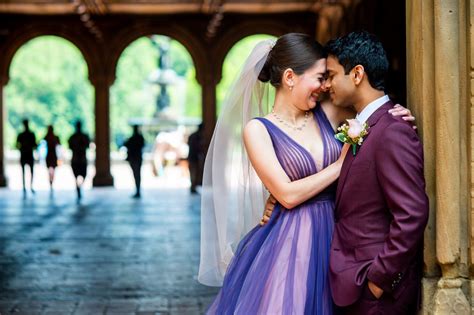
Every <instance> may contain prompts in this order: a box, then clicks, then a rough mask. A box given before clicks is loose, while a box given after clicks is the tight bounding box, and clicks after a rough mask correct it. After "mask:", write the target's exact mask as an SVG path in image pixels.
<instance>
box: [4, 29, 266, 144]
mask: <svg viewBox="0 0 474 315" xmlns="http://www.w3.org/2000/svg"><path fill="white" fill-rule="evenodd" d="M270 37H271V36H269V35H253V36H249V37H247V38H244V39H243V40H241V41H239V42H238V43H237V44H236V45H235V46H234V47H233V48H232V49H231V50H230V52H229V53H228V55H227V57H226V59H225V62H224V69H223V78H222V80H221V82H220V84H219V85H218V87H217V91H216V96H217V106H218V109H219V108H220V106H221V104H222V101H223V99H224V96H225V94H226V93H227V90H228V89H229V88H230V84H231V82H232V81H233V80H234V78H235V77H236V76H237V75H238V71H239V69H240V68H241V66H242V65H243V62H244V61H245V59H246V56H247V55H248V54H249V53H250V51H251V49H252V48H253V46H254V45H255V44H256V43H257V42H258V41H261V40H263V39H267V38H270ZM155 39H156V40H157V41H158V42H160V43H161V42H164V41H167V38H166V37H163V36H156V37H155ZM169 44H170V48H169V57H170V60H169V62H170V66H171V68H172V69H173V70H174V71H175V72H176V74H177V76H178V80H177V81H176V82H175V83H174V84H172V85H170V86H169V87H168V92H169V95H170V103H171V105H170V108H169V111H170V112H172V113H174V114H175V115H177V116H178V117H191V118H200V117H201V115H202V96H201V87H200V85H199V84H198V83H197V81H196V78H195V77H196V70H195V68H194V65H193V61H192V58H191V56H190V55H189V53H188V52H187V50H186V48H185V47H184V46H183V45H181V44H180V43H179V42H177V41H175V40H171V41H170V43H169ZM158 58H159V51H158V50H157V49H156V47H154V46H153V43H152V41H151V40H150V38H148V37H142V38H139V39H137V40H136V41H134V42H133V43H132V44H130V45H129V46H128V47H127V48H126V49H125V50H124V51H123V53H122V56H121V57H120V59H119V62H118V65H117V70H116V71H117V73H116V78H117V79H116V81H115V83H114V85H113V86H112V87H111V91H110V115H111V117H110V123H111V126H110V129H111V145H112V149H113V150H114V149H117V148H118V147H119V146H120V145H121V144H122V143H123V141H124V140H125V138H126V137H128V136H129V135H130V133H131V129H130V127H129V124H130V121H131V119H133V118H151V117H153V116H154V114H155V112H156V97H157V94H158V92H159V88H158V86H157V85H156V84H152V83H150V82H149V77H150V74H151V73H152V72H153V71H154V70H155V69H156V68H157V64H158ZM5 104H6V109H7V110H6V112H7V121H8V123H7V124H6V128H5V139H6V145H7V147H9V148H14V147H15V141H16V135H17V134H18V133H19V132H21V131H22V124H21V121H22V120H23V119H24V118H28V119H29V120H30V128H31V129H32V130H33V131H34V132H35V133H36V137H37V139H38V140H39V139H41V138H43V137H44V135H45V133H46V127H47V126H48V125H49V124H52V125H53V126H54V128H55V130H56V133H57V134H58V135H59V137H60V139H61V142H62V143H63V144H65V143H66V142H67V139H68V138H69V136H70V135H71V134H72V133H73V131H74V127H73V125H74V122H75V121H76V120H78V119H80V120H82V121H83V126H84V129H85V131H86V132H88V133H89V134H90V135H91V137H92V138H93V137H94V89H93V86H92V85H91V84H90V82H89V80H88V69H87V64H86V62H85V60H84V58H83V56H82V54H81V52H80V51H79V50H78V49H77V47H75V46H74V45H73V44H72V43H70V42H69V41H67V40H65V39H63V38H60V37H56V36H40V37H37V38H35V39H32V40H30V41H29V42H27V43H26V44H25V45H24V46H22V47H21V48H20V49H19V50H18V52H17V53H16V54H15V56H14V58H13V61H12V64H11V66H10V81H9V84H8V85H7V87H6V89H5ZM149 140H150V139H149Z"/></svg>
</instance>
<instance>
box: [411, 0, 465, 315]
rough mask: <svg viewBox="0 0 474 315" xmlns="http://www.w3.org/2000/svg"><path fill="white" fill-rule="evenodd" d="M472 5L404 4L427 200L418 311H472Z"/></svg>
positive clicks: (445, 0)
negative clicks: (422, 269)
mask: <svg viewBox="0 0 474 315" xmlns="http://www.w3.org/2000/svg"><path fill="white" fill-rule="evenodd" d="M473 2H474V0H419V1H410V0H407V1H406V9H407V14H406V23H407V24H406V29H407V93H408V104H409V106H411V108H412V109H413V112H414V113H415V115H416V117H418V118H419V119H418V126H419V127H420V135H421V137H422V140H423V144H424V150H425V175H426V181H427V192H428V195H429V198H430V220H429V223H428V227H427V229H426V232H425V253H424V256H425V277H424V279H423V309H422V314H470V313H471V311H472V310H471V305H472V302H471V301H472V292H474V291H473V290H472V289H471V287H473V288H474V286H472V280H471V279H472V276H471V273H470V269H471V264H472V261H473V257H472V254H471V253H470V247H471V243H472V241H473V240H474V239H473V236H474V230H472V228H471V223H470V222H471V219H470V218H471V212H472V209H471V198H472V196H474V194H472V187H473V186H472V182H471V178H474V177H473V176H472V175H473V174H472V172H473V171H474V164H473V163H472V162H473V161H472V157H473V155H472V154H471V149H470V148H473V147H474V146H473V144H474V143H473V142H472V141H473V140H472V139H474V138H473V137H471V135H474V125H472V119H471V117H472V115H474V98H473V94H472V93H473V87H474V75H473V72H472V71H473V69H474V67H473V66H474V58H473V56H471V50H472V49H471V47H472V40H471V38H472V36H473V35H472V26H471V21H472V18H473V16H474V14H473V13H472V10H473V9H472V5H473ZM469 147H470V148H469ZM467 170H470V171H467ZM470 195H471V197H469V196H470Z"/></svg>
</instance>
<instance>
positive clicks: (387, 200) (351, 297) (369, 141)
mask: <svg viewBox="0 0 474 315" xmlns="http://www.w3.org/2000/svg"><path fill="white" fill-rule="evenodd" d="M326 48H327V50H328V54H329V56H328V59H327V71H328V79H327V81H326V89H327V90H328V91H329V94H330V96H331V101H332V102H333V104H334V105H336V106H341V107H349V106H353V107H354V109H355V110H356V111H357V116H356V119H357V120H358V121H359V122H360V123H362V124H363V123H367V125H368V126H369V133H368V135H367V136H366V137H365V139H364V142H363V143H362V145H361V146H360V147H358V148H357V152H356V154H355V155H353V154H352V152H349V153H348V154H347V156H346V159H345V160H344V164H343V166H342V169H341V175H340V177H339V182H338V187H337V193H336V210H335V227H334V235H333V241H332V244H331V253H330V272H329V274H330V285H331V290H332V295H333V299H334V302H335V303H336V305H338V306H339V307H340V312H341V313H342V314H354V315H355V314H416V312H417V309H418V305H419V298H420V289H421V287H420V285H421V278H422V264H423V232H424V229H425V226H426V223H427V220H428V198H427V196H426V194H425V180H424V176H423V148H422V145H421V143H420V140H419V139H418V136H417V135H416V132H415V131H414V130H413V129H412V127H411V126H410V125H409V124H408V123H407V122H405V121H403V120H402V119H399V118H397V117H394V116H392V115H390V114H389V113H388V110H389V109H390V108H392V107H393V105H394V104H393V103H392V101H391V100H390V99H389V98H388V96H387V95H385V93H384V76H385V74H386V72H387V69H388V61H387V57H386V55H385V51H384V49H383V47H382V44H381V43H380V42H379V41H378V39H377V38H376V37H375V36H374V35H371V34H368V33H366V32H353V33H350V34H348V35H346V36H344V37H340V38H338V39H335V40H332V41H330V42H329V43H328V44H327V47H326ZM350 151H352V150H350Z"/></svg>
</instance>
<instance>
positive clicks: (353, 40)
mask: <svg viewBox="0 0 474 315" xmlns="http://www.w3.org/2000/svg"><path fill="white" fill-rule="evenodd" d="M325 48H326V51H327V53H328V54H329V55H332V56H334V57H336V58H337V60H338V61H339V63H340V64H341V65H342V66H343V67H344V71H345V74H348V73H349V72H350V71H351V70H352V69H353V68H354V67H355V66H357V65H361V66H363V67H364V71H365V73H366V74H367V77H368V79H369V83H370V85H371V86H372V87H373V88H374V89H377V90H381V91H383V90H384V88H385V75H386V74H387V71H388V60H387V55H386V54H385V50H384V49H383V46H382V43H381V42H380V41H379V40H378V38H377V37H376V36H375V35H373V34H369V33H367V32H365V31H357V32H352V33H349V34H347V35H345V36H342V37H339V38H336V39H333V40H331V41H329V42H328V43H327V44H326V47H325Z"/></svg>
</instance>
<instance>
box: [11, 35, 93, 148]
mask: <svg viewBox="0 0 474 315" xmlns="http://www.w3.org/2000/svg"><path fill="white" fill-rule="evenodd" d="M5 104H6V113H7V121H8V123H7V124H6V128H5V140H6V145H7V146H8V147H10V148H12V147H14V146H15V141H16V135H17V133H18V132H20V131H22V124H21V121H22V120H23V119H25V118H27V119H29V120H30V128H31V129H32V130H33V131H34V132H35V133H36V138H37V140H39V139H41V138H43V137H44V135H45V134H46V128H47V126H48V125H49V124H52V125H53V126H54V128H55V129H56V132H57V133H58V135H59V136H60V139H61V142H62V143H65V142H66V141H67V139H68V137H69V136H70V135H71V134H72V133H73V131H74V126H73V125H74V122H75V121H76V120H77V119H80V120H82V121H83V124H84V128H85V130H86V131H87V132H89V133H92V132H93V130H94V123H93V119H94V116H93V108H94V107H93V105H94V102H93V88H92V86H91V85H90V83H89V81H88V80H87V65H86V63H85V61H84V59H83V58H82V54H81V52H80V51H79V50H78V49H77V48H76V47H75V46H74V45H73V44H71V43H70V42H68V41H66V40H64V39H62V38H59V37H55V36H42V37H38V38H35V39H32V40H30V41H29V42H27V43H26V44H25V45H23V46H22V47H21V48H20V49H19V50H18V52H17V53H16V54H15V56H14V58H13V60H12V64H11V66H10V81H9V84H8V85H7V87H6V89H5Z"/></svg>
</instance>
